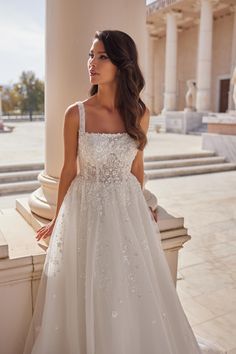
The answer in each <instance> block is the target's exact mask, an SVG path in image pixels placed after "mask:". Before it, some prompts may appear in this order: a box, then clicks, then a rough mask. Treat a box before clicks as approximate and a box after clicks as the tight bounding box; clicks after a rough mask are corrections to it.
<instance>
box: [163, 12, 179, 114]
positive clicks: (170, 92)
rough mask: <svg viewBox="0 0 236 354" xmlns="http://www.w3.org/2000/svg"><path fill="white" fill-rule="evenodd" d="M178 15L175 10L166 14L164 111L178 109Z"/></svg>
mask: <svg viewBox="0 0 236 354" xmlns="http://www.w3.org/2000/svg"><path fill="white" fill-rule="evenodd" d="M178 16H180V13H179V12H174V11H170V12H168V13H167V15H166V58H165V59H166V60H165V92H164V108H163V111H162V112H166V111H175V110H176V91H177V72H176V68H177V39H178V34H177V17H178Z"/></svg>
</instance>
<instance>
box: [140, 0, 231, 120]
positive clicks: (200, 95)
mask: <svg viewBox="0 0 236 354" xmlns="http://www.w3.org/2000/svg"><path fill="white" fill-rule="evenodd" d="M147 28H148V41H149V63H150V64H151V65H149V71H150V72H149V75H148V78H149V80H150V78H152V82H149V84H148V86H149V87H148V89H149V105H150V108H151V111H152V113H153V114H159V113H161V112H163V111H178V110H183V109H184V108H185V107H186V102H185V96H186V93H187V90H188V89H187V81H188V80H192V81H194V82H196V86H197V93H196V109H197V111H201V112H204V111H213V112H226V111H227V110H230V109H233V99H232V91H233V87H232V84H231V82H230V81H231V77H232V73H233V70H234V67H235V66H236V0H157V1H154V2H152V3H151V4H149V5H148V7H147Z"/></svg>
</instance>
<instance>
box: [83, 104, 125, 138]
mask: <svg viewBox="0 0 236 354" xmlns="http://www.w3.org/2000/svg"><path fill="white" fill-rule="evenodd" d="M79 105H81V107H82V110H83V111H82V114H83V118H82V119H83V128H84V131H82V130H81V124H80V128H79V134H86V135H108V136H111V135H112V136H113V135H117V136H119V135H129V134H128V133H127V132H116V133H111V132H86V131H85V107H84V103H83V102H82V101H78V106H79ZM80 113H81V111H80ZM80 123H81V116H80Z"/></svg>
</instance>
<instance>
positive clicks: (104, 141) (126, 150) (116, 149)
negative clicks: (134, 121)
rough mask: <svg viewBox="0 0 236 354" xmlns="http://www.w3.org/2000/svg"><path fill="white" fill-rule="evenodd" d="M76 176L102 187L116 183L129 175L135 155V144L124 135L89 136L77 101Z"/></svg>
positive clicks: (100, 134) (126, 134)
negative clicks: (78, 118)
mask: <svg viewBox="0 0 236 354" xmlns="http://www.w3.org/2000/svg"><path fill="white" fill-rule="evenodd" d="M78 106H79V111H80V129H79V148H78V158H79V167H80V173H79V175H80V176H81V177H83V178H84V179H85V180H87V181H91V182H100V183H102V184H103V183H104V184H110V183H119V182H121V181H123V180H125V179H126V178H127V177H128V176H129V175H130V170H131V165H132V162H133V159H134V157H135V155H136V153H137V145H136V142H135V141H134V140H133V139H132V138H131V137H130V136H129V134H128V133H89V132H86V131H85V110H84V105H83V103H82V102H78Z"/></svg>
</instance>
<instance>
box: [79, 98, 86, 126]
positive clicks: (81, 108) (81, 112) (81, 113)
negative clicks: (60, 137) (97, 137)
mask: <svg viewBox="0 0 236 354" xmlns="http://www.w3.org/2000/svg"><path fill="white" fill-rule="evenodd" d="M78 107H79V116H80V125H79V126H80V127H79V131H80V132H83V133H84V132H85V111H84V105H83V103H82V102H78Z"/></svg>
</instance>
